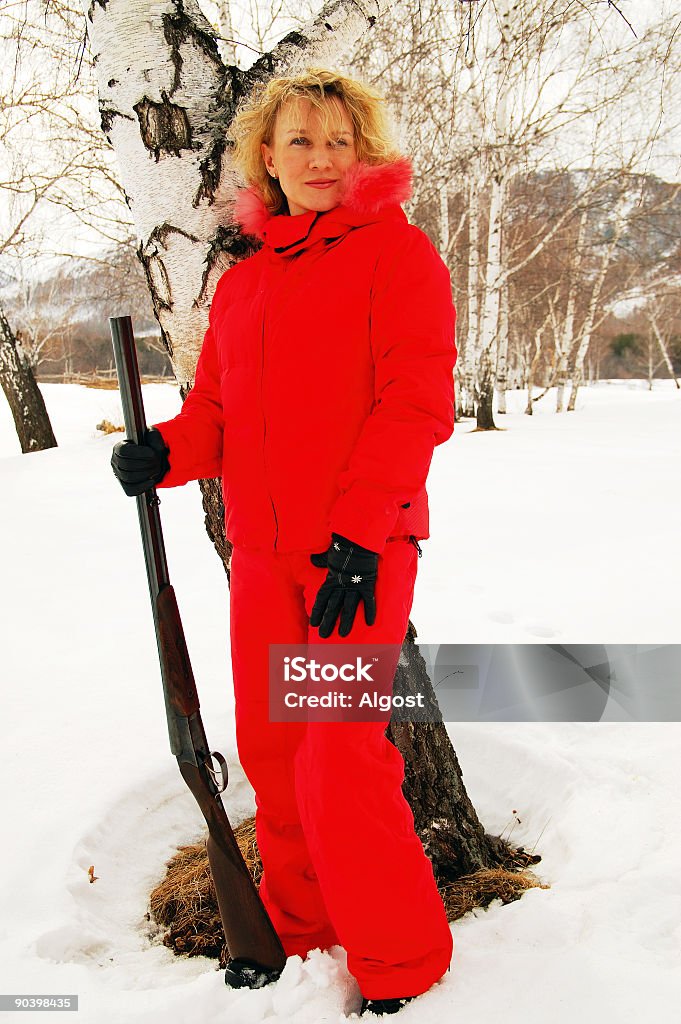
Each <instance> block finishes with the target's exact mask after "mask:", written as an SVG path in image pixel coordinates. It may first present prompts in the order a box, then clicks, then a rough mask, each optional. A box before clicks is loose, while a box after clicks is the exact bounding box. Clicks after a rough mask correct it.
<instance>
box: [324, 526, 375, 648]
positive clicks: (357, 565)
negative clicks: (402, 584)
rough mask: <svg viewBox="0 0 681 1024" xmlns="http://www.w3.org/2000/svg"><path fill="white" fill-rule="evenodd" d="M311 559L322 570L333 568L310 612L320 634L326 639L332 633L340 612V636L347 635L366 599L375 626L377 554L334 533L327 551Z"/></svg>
mask: <svg viewBox="0 0 681 1024" xmlns="http://www.w3.org/2000/svg"><path fill="white" fill-rule="evenodd" d="M310 561H311V562H312V564H313V565H316V566H317V568H318V569H323V568H328V570H329V571H328V574H327V577H326V579H325V580H324V582H323V583H322V585H321V587H320V588H319V592H318V593H317V597H316V600H315V603H314V606H313V608H312V613H311V615H310V625H311V626H315V627H316V626H319V635H320V637H322V638H323V639H326V638H327V637H329V636H331V634H332V633H333V630H334V626H335V624H336V619H337V618H338V616H339V615H340V623H339V626H338V635H339V636H343V637H345V636H347V635H348V633H349V632H350V630H351V629H352V624H353V622H354V621H355V612H356V611H357V607H358V605H359V602H360V601H363V602H364V620H365V622H366V624H367V626H373V624H374V622H375V621H376V597H375V594H374V589H375V587H376V572H377V569H378V555H377V553H376V552H375V551H369V549H368V548H363V547H361V546H360V545H359V544H355V543H353V541H351V540H348V539H347V538H346V537H341V536H340V534H338V533H332V534H331V544H330V545H329V547H328V548H327V550H326V551H322V552H321V553H320V554H318V555H310Z"/></svg>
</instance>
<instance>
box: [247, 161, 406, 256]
mask: <svg viewBox="0 0 681 1024" xmlns="http://www.w3.org/2000/svg"><path fill="white" fill-rule="evenodd" d="M412 175H413V168H412V163H411V160H410V159H409V157H406V156H401V157H398V158H397V159H396V160H391V161H389V162H387V163H383V164H367V163H364V162H363V161H361V160H359V161H358V162H357V163H356V164H353V165H352V167H351V168H350V169H349V171H347V173H346V174H345V177H344V178H343V186H342V192H341V201H340V205H341V206H343V207H345V208H346V209H348V210H350V211H351V212H352V213H356V214H360V215H369V216H372V215H374V214H376V213H378V211H379V210H381V209H382V208H383V207H384V206H388V205H390V204H394V203H398V204H401V203H403V202H405V200H407V199H409V197H410V196H411V193H412ZM279 216H286V217H287V216H288V215H287V214H283V215H282V214H280V215H279ZM271 219H273V218H272V214H271V213H270V211H269V210H268V209H267V207H266V206H265V203H264V202H263V199H262V196H261V193H260V190H259V189H258V188H257V186H255V185H252V186H251V187H250V188H241V189H238V190H237V194H236V199H235V203H234V220H235V221H236V223H237V224H239V225H240V226H241V228H242V229H243V231H244V232H245V233H246V234H248V235H255V236H256V237H257V238H264V237H265V235H264V230H265V227H266V225H267V223H268V221H269V220H271Z"/></svg>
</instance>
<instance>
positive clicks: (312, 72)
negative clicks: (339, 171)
mask: <svg viewBox="0 0 681 1024" xmlns="http://www.w3.org/2000/svg"><path fill="white" fill-rule="evenodd" d="M329 97H334V98H335V99H337V100H340V101H341V102H342V103H343V105H344V106H345V109H346V110H347V112H348V114H349V116H350V120H351V122H352V126H353V133H354V140H355V151H356V153H357V158H358V159H359V160H363V161H364V162H365V163H368V164H380V163H386V162H388V161H390V160H394V159H396V158H398V157H399V156H400V155H401V154H400V152H399V151H398V150H397V148H396V147H395V145H394V142H393V137H392V128H391V125H390V122H389V117H388V114H387V112H386V109H385V105H384V104H385V101H384V99H383V97H382V96H381V94H380V93H379V92H377V91H376V90H375V89H373V88H372V87H371V86H368V85H365V84H364V83H362V82H358V81H356V80H355V79H353V78H348V77H347V75H342V74H340V73H339V72H336V71H329V70H328V69H326V68H318V67H310V68H308V69H307V70H306V71H303V72H300V73H299V74H296V75H289V76H286V77H281V78H270V79H269V81H267V82H266V83H264V84H260V85H257V86H256V87H255V88H254V89H253V92H252V93H251V94H250V95H249V97H248V99H247V100H246V101H245V103H243V104H242V105H241V106H240V107H239V108H238V110H237V112H236V115H235V117H234V120H233V121H232V124H231V127H230V130H229V138H230V139H231V141H232V142H233V143H234V150H233V153H232V157H233V161H234V167H235V168H236V170H237V172H238V173H239V174H241V176H242V177H243V179H244V180H245V182H246V183H247V184H248V185H255V186H256V187H257V188H258V189H259V191H260V194H261V196H262V198H263V201H264V203H265V205H266V206H267V208H268V210H269V211H270V213H271V214H272V215H275V214H278V213H283V212H287V210H288V204H287V200H286V196H285V195H284V192H283V191H282V188H281V185H280V184H279V181H278V180H277V179H274V178H272V177H271V176H270V175H269V174H268V173H267V168H266V167H265V161H264V160H263V156H262V150H261V148H260V147H261V144H262V143H263V142H264V143H266V144H267V145H268V146H271V145H272V140H273V136H274V125H275V122H276V119H277V114H278V113H279V110H280V108H281V107H282V105H283V104H284V103H287V102H288V101H290V100H294V101H297V100H301V99H305V100H309V101H310V103H311V104H312V106H313V107H314V108H315V109H316V110H317V111H319V116H320V121H321V125H322V130H323V132H324V134H325V135H326V136H327V138H332V137H333V134H334V130H337V128H338V124H337V121H338V119H337V117H334V113H335V111H334V107H335V104H334V103H329V102H328V99H329ZM334 122H335V123H334Z"/></svg>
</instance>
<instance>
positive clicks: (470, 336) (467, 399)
mask: <svg viewBox="0 0 681 1024" xmlns="http://www.w3.org/2000/svg"><path fill="white" fill-rule="evenodd" d="M471 172H472V173H471V175H470V179H469V182H468V330H467V332H466V350H465V352H464V359H463V375H462V376H463V381H462V391H463V395H462V401H461V408H462V414H463V415H464V416H475V372H476V365H477V353H478V336H479V330H480V318H479V308H478V289H479V282H480V197H479V195H478V174H477V163H476V165H475V166H472V167H471Z"/></svg>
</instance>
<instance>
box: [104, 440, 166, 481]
mask: <svg viewBox="0 0 681 1024" xmlns="http://www.w3.org/2000/svg"><path fill="white" fill-rule="evenodd" d="M168 452H169V448H167V447H166V443H165V441H164V440H163V437H162V436H161V432H160V431H159V430H157V429H156V427H152V428H151V430H147V432H146V433H145V435H144V444H135V442H134V441H130V440H126V441H119V442H118V444H115V445H114V447H113V454H112V456H111V468H112V469H113V471H114V475H115V476H116V478H117V479H118V481H119V483H120V485H121V487H122V488H123V490H124V491H125V493H126V494H127V495H128V497H129V498H132V497H134V496H135V495H137V494H143V493H144V491H148V490H150V489H151V488H152V487H154V486H155V485H156V484H158V483H160V482H161V480H162V479H163V477H164V476H165V475H166V473H167V472H168V470H169V469H170V464H169V462H168Z"/></svg>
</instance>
